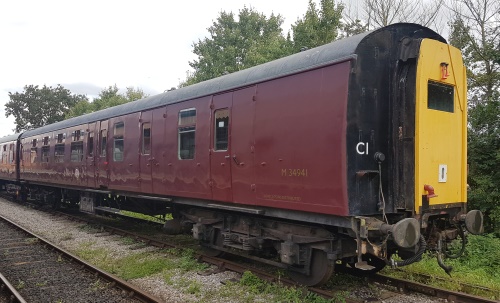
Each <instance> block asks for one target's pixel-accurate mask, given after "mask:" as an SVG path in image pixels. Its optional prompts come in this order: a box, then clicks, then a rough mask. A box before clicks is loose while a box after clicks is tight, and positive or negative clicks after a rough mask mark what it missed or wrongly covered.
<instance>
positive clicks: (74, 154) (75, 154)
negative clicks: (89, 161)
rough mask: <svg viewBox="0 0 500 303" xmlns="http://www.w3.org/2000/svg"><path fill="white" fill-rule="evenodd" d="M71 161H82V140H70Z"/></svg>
mask: <svg viewBox="0 0 500 303" xmlns="http://www.w3.org/2000/svg"><path fill="white" fill-rule="evenodd" d="M70 161H71V162H82V161H83V142H81V141H80V142H71V155H70Z"/></svg>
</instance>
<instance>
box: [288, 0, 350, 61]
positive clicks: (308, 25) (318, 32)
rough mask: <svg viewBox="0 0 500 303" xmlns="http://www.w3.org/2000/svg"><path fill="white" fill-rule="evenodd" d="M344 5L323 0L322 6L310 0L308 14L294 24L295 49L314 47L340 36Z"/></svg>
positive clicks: (331, 0) (330, 0)
mask: <svg viewBox="0 0 500 303" xmlns="http://www.w3.org/2000/svg"><path fill="white" fill-rule="evenodd" d="M343 9H344V5H343V4H342V3H339V4H337V5H335V2H334V1H333V0H321V1H320V8H319V9H318V8H316V3H315V2H313V1H312V0H309V6H308V8H307V11H306V14H305V15H304V17H303V18H302V19H300V20H297V22H295V24H294V25H292V32H293V49H294V51H296V52H297V51H300V50H301V49H302V48H304V47H306V48H313V47H317V46H320V45H323V44H326V43H330V42H332V41H334V40H336V39H337V38H338V37H339V32H340V30H341V29H342V27H343V25H342V23H341V18H342V11H343Z"/></svg>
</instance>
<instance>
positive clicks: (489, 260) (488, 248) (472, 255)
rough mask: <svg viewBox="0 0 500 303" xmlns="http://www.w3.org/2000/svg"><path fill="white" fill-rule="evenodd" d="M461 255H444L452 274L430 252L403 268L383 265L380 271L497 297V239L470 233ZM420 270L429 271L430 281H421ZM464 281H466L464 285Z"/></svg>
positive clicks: (499, 244)
mask: <svg viewBox="0 0 500 303" xmlns="http://www.w3.org/2000/svg"><path fill="white" fill-rule="evenodd" d="M468 238H469V243H468V244H467V248H466V251H465V254H464V256H462V257H461V258H458V259H445V260H444V262H445V264H446V265H448V266H452V267H453V271H452V272H451V276H452V277H451V278H450V277H449V276H448V275H447V274H446V273H445V272H444V270H443V269H441V268H440V267H439V266H438V264H437V261H436V257H435V256H434V255H432V254H426V255H424V256H423V258H422V261H420V262H418V263H414V264H411V265H409V266H406V267H404V268H403V270H392V269H388V268H386V269H384V271H383V273H384V274H387V275H390V276H395V277H399V278H404V279H412V280H416V281H418V282H423V283H426V284H430V285H433V286H439V287H442V288H446V289H450V290H456V291H461V292H467V293H470V294H474V295H478V296H483V297H487V298H490V299H495V300H499V299H500V239H499V238H496V237H494V236H492V235H483V236H473V235H470V236H469V237H468ZM419 274H425V275H430V276H432V277H433V279H431V280H430V281H428V280H427V281H422V278H421V276H419ZM465 284H467V285H465ZM468 285H477V286H483V287H487V288H490V289H492V290H494V292H493V293H491V292H487V291H484V290H481V288H479V287H469V286H468Z"/></svg>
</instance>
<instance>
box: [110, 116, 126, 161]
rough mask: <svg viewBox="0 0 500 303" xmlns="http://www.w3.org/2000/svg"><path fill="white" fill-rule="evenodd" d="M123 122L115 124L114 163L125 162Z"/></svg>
mask: <svg viewBox="0 0 500 303" xmlns="http://www.w3.org/2000/svg"><path fill="white" fill-rule="evenodd" d="M124 128H125V127H124V125H123V122H119V123H116V124H115V129H114V133H113V139H114V142H113V161H123V132H124Z"/></svg>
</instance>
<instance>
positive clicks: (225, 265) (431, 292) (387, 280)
mask: <svg viewBox="0 0 500 303" xmlns="http://www.w3.org/2000/svg"><path fill="white" fill-rule="evenodd" d="M54 214H57V215H60V216H65V217H67V218H70V219H71V220H75V221H80V222H82V223H87V224H93V223H94V222H93V221H92V220H88V219H85V218H82V217H79V216H74V215H71V214H67V213H63V212H54ZM101 227H102V228H103V229H104V230H105V231H107V232H109V233H111V234H117V235H121V236H124V237H129V238H133V239H135V240H136V241H141V242H144V243H146V244H147V245H151V246H155V247H159V248H182V246H178V245H175V244H171V243H168V242H165V241H160V240H157V239H154V238H151V237H147V236H144V235H140V234H137V233H133V232H130V231H127V230H124V229H120V228H116V227H111V226H105V225H101ZM198 259H199V261H201V262H206V263H209V264H213V265H215V266H217V268H218V270H231V271H235V272H238V273H243V272H245V271H251V272H252V273H253V274H255V275H256V276H258V277H260V278H261V279H263V280H266V281H270V282H277V281H278V280H279V282H280V283H282V284H283V285H285V286H299V285H297V283H295V282H294V281H292V280H289V279H284V278H282V277H280V278H278V277H276V276H275V275H274V274H271V273H268V272H265V271H262V270H259V269H255V268H249V267H248V266H245V265H242V264H240V263H238V262H232V261H228V260H227V259H222V258H217V257H211V256H207V255H204V254H202V253H199V254H198ZM370 281H371V282H377V283H380V284H383V285H388V286H393V287H395V288H396V289H397V290H398V292H408V291H413V292H417V293H421V294H424V295H428V296H431V297H436V298H441V299H446V300H447V302H450V303H451V302H454V303H494V302H498V301H496V300H491V299H487V298H484V297H480V296H475V295H471V294H467V293H462V292H456V291H451V290H446V289H443V288H439V287H433V286H430V285H426V284H423V283H418V282H414V281H410V280H405V279H399V278H393V277H389V276H386V275H381V274H377V275H375V276H373V277H372V278H371V279H370ZM483 288H484V287H483ZM308 290H309V291H311V292H313V293H316V294H319V295H321V296H323V297H325V298H334V297H335V292H332V291H330V290H327V289H322V288H315V287H309V288H308ZM484 291H488V289H486V288H484ZM490 291H491V292H494V291H493V290H490ZM346 302H348V303H349V302H361V301H358V300H353V299H347V300H346Z"/></svg>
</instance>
